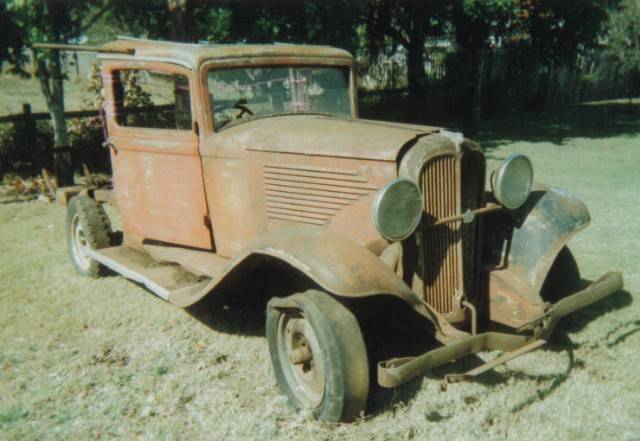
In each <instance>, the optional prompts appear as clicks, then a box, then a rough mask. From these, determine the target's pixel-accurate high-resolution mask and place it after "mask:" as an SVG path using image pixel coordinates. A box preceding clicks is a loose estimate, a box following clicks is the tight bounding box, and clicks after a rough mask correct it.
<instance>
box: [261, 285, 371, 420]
mask: <svg viewBox="0 0 640 441" xmlns="http://www.w3.org/2000/svg"><path fill="white" fill-rule="evenodd" d="M287 300H288V302H289V304H291V305H293V306H294V307H291V308H282V307H280V306H278V307H275V306H274V305H273V304H272V302H270V303H269V306H268V307H267V324H266V333H267V340H268V343H269V353H270V355H271V361H272V363H273V369H274V372H275V376H276V380H277V382H278V387H279V389H280V391H281V393H282V394H284V395H286V396H287V398H288V401H289V404H290V405H291V406H292V407H293V408H294V409H296V410H303V411H307V412H309V413H310V414H311V415H312V416H313V417H314V418H316V419H318V420H321V421H332V422H337V421H349V420H353V419H354V418H357V417H358V416H359V415H360V414H361V413H362V412H364V410H365V408H366V404H367V398H368V395H369V362H368V358H367V350H366V347H365V344H364V340H363V338H362V333H361V331H360V327H359V325H358V321H357V320H356V318H355V316H354V315H353V314H352V313H351V312H350V311H349V310H348V309H347V308H345V307H344V306H343V305H342V304H341V303H340V302H338V301H337V300H335V299H334V298H333V297H331V296H330V295H328V294H326V293H324V292H321V291H316V290H309V291H306V292H304V293H301V294H294V295H293V296H291V297H288V298H287Z"/></svg>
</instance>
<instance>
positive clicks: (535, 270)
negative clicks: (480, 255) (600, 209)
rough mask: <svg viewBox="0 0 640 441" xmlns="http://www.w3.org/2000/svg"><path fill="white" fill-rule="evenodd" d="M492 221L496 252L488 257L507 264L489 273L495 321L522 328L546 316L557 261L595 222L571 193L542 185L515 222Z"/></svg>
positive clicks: (489, 225) (491, 311) (492, 243)
mask: <svg viewBox="0 0 640 441" xmlns="http://www.w3.org/2000/svg"><path fill="white" fill-rule="evenodd" d="M505 217H508V218H509V220H508V222H505ZM487 221H488V222H487V225H486V231H487V235H488V240H487V243H488V244H489V246H490V247H493V249H490V250H486V249H485V252H486V253H487V254H485V255H489V256H490V255H493V256H499V257H498V259H499V260H500V262H501V263H500V264H499V265H498V266H497V268H496V269H495V270H493V271H491V272H490V273H489V283H488V285H489V286H488V290H489V314H490V318H491V319H492V320H494V321H497V322H499V323H503V324H506V325H509V326H514V327H518V326H520V324H521V323H524V322H526V321H527V320H529V319H530V318H532V317H534V316H537V315H539V314H540V313H541V311H542V310H543V308H544V302H543V300H542V298H541V297H540V290H541V288H542V285H543V283H544V281H545V279H546V277H547V274H548V273H549V270H550V269H551V266H552V265H553V262H554V260H555V258H556V256H557V255H558V253H559V252H560V250H561V249H562V248H563V247H564V246H565V245H566V244H567V242H569V240H570V239H571V238H572V237H573V235H575V234H576V233H577V232H579V231H580V230H582V229H584V228H585V227H586V226H588V225H589V223H590V221H591V216H590V214H589V211H588V210H587V207H586V206H585V204H584V203H583V202H582V201H580V200H579V199H578V198H577V197H575V196H574V195H572V194H571V193H569V192H567V191H565V190H561V189H559V188H555V187H546V186H542V185H538V186H536V188H535V189H534V191H533V192H532V193H531V196H530V197H529V200H528V201H527V203H526V204H525V205H524V207H523V208H522V209H520V210H519V212H518V213H516V214H515V220H514V219H513V218H512V217H510V216H506V215H502V217H500V216H496V217H494V218H493V220H492V218H491V217H490V218H488V219H487ZM501 235H504V237H503V238H502V239H504V240H502V239H501ZM496 238H498V240H496ZM497 247H500V248H497Z"/></svg>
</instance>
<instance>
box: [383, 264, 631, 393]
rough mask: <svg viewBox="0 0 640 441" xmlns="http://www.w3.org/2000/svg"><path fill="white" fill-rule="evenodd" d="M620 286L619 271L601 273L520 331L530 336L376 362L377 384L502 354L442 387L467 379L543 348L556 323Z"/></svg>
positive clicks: (475, 339)
mask: <svg viewBox="0 0 640 441" xmlns="http://www.w3.org/2000/svg"><path fill="white" fill-rule="evenodd" d="M622 286H623V281H622V274H621V273H620V272H617V271H614V272H609V273H607V274H605V275H604V276H602V277H601V278H600V279H598V280H596V281H595V282H593V283H592V284H591V285H589V286H588V287H587V288H585V289H583V290H582V291H579V292H577V293H575V294H572V295H570V296H568V297H566V298H564V299H562V300H560V301H558V302H557V303H555V304H553V305H551V306H550V307H549V308H548V309H547V311H546V312H545V313H544V314H542V315H541V316H540V317H538V318H536V319H534V320H533V321H532V322H530V323H528V324H526V325H525V326H524V329H523V330H529V329H533V333H530V334H506V333H501V332H485V333H483V334H478V335H474V336H469V337H467V338H464V339H462V340H458V341H455V342H452V343H450V344H447V345H445V346H442V347H440V348H437V349H434V350H432V351H429V352H426V353H424V354H422V355H420V356H418V357H404V358H393V359H391V360H386V361H382V362H380V363H378V383H379V384H380V385H381V386H383V387H395V386H399V385H400V384H402V383H404V382H406V381H408V380H410V379H412V378H415V377H417V376H419V375H421V374H424V373H425V372H427V371H429V370H430V369H432V368H434V367H437V366H440V365H443V364H445V363H448V362H450V361H454V360H457V359H459V358H462V357H464V356H466V355H469V354H474V353H477V352H482V351H490V350H499V351H504V354H502V355H501V356H499V357H497V358H495V359H494V360H491V361H490V362H488V363H486V364H484V365H481V366H479V367H477V368H474V369H472V370H470V371H468V372H465V373H462V374H453V375H447V376H446V377H445V379H444V383H443V388H446V385H447V383H453V382H458V381H463V380H468V379H471V378H473V377H475V376H477V375H480V374H481V373H483V372H486V371H488V370H490V369H493V368H495V367H496V366H498V365H500V364H503V363H505V362H507V361H509V360H512V359H514V358H516V357H518V356H520V355H522V354H524V353H526V352H529V351H532V350H534V349H536V348H539V347H540V346H542V345H544V344H545V343H546V342H547V339H548V338H549V336H550V335H551V333H552V332H553V330H554V328H555V326H556V324H557V323H558V320H560V319H561V318H562V317H564V316H566V315H567V314H570V313H572V312H574V311H576V310H578V309H580V308H584V307H585V306H588V305H590V304H592V303H594V302H597V301H598V300H601V299H603V298H605V297H607V296H609V295H611V294H613V293H615V292H617V291H619V290H620V289H621V288H622Z"/></svg>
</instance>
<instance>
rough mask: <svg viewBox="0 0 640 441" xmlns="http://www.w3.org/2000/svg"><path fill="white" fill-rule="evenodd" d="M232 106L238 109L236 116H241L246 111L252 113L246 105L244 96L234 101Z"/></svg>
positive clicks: (250, 114)
mask: <svg viewBox="0 0 640 441" xmlns="http://www.w3.org/2000/svg"><path fill="white" fill-rule="evenodd" d="M232 108H233V109H238V110H239V111H240V113H239V114H238V116H236V118H242V117H243V116H244V114H245V113H247V114H248V115H249V116H252V115H253V112H252V111H251V109H249V108H248V107H247V100H246V99H244V98H242V99H239V100H238V101H236V103H235V104H234V105H233V106H232Z"/></svg>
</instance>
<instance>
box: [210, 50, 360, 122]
mask: <svg viewBox="0 0 640 441" xmlns="http://www.w3.org/2000/svg"><path fill="white" fill-rule="evenodd" d="M286 66H305V67H307V66H308V67H320V68H322V67H326V68H332V67H342V68H346V69H348V70H349V91H348V94H349V104H350V107H351V119H356V118H358V107H357V96H356V92H355V91H356V78H355V73H354V65H353V60H351V59H348V58H325V57H256V58H243V59H229V60H209V61H207V62H205V63H202V65H201V66H200V82H201V88H202V94H201V99H202V103H203V113H204V115H205V121H206V128H207V131H208V132H210V133H216V132H221V131H224V130H225V129H227V128H229V127H237V126H239V125H241V124H242V123H243V122H249V121H254V120H255V119H256V118H247V119H246V120H237V121H234V123H233V124H227V125H225V126H224V127H219V128H217V129H216V128H215V127H214V122H213V114H212V101H211V94H210V93H209V83H208V75H209V72H210V71H211V70H214V69H233V68H246V67H286ZM211 92H214V91H211ZM213 94H214V97H215V93H213ZM214 100H215V98H214ZM298 114H299V115H305V114H306V115H309V114H313V112H306V113H298ZM278 116H281V115H280V114H274V115H265V116H264V118H277V117H278ZM334 117H335V118H340V117H339V116H334ZM343 118H344V117H343Z"/></svg>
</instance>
